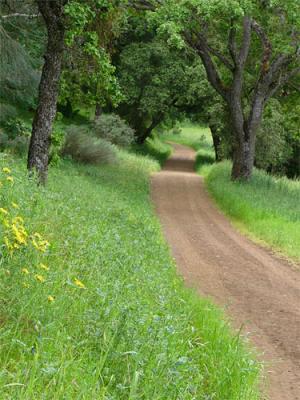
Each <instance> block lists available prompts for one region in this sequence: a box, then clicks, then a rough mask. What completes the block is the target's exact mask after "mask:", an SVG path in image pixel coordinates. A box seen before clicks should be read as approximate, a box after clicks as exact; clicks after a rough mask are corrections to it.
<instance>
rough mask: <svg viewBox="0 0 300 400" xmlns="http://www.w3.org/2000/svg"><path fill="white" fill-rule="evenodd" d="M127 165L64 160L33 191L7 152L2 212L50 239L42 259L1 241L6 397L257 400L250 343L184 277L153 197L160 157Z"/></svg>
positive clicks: (1, 373) (124, 159)
mask: <svg viewBox="0 0 300 400" xmlns="http://www.w3.org/2000/svg"><path fill="white" fill-rule="evenodd" d="M119 160H120V162H119V164H117V165H107V166H103V167H101V168H99V167H96V166H85V165H76V164H73V163H71V162H67V161H64V162H62V163H61V164H60V165H59V166H56V167H53V168H52V169H51V171H50V176H49V184H48V186H47V187H46V188H37V187H36V185H35V184H34V182H32V181H29V180H28V178H27V175H26V171H25V167H24V162H22V161H21V160H18V159H13V158H11V157H7V156H5V157H4V156H3V155H1V158H0V165H1V169H0V171H1V172H0V175H1V178H0V180H1V181H2V182H4V185H3V186H2V188H1V189H0V193H1V207H2V208H5V209H7V210H9V212H10V213H17V214H19V215H20V216H22V217H23V218H24V225H25V227H26V229H27V231H28V232H31V233H33V232H38V233H40V234H41V235H42V237H43V238H45V239H46V240H48V241H49V243H50V247H49V249H48V250H46V252H42V253H41V254H39V255H38V257H39V259H35V258H34V257H33V256H32V254H33V253H32V252H30V251H29V250H28V248H27V247H26V246H25V245H24V246H23V247H22V248H20V249H16V252H12V253H11V254H10V255H8V254H6V253H5V251H6V250H5V247H4V245H3V246H2V247H1V251H2V256H1V259H0V298H1V302H0V343H1V350H0V368H1V369H0V392H1V399H14V400H15V399H16V400H18V399H22V400H25V399H26V400H32V399H44V400H54V399H57V400H60V399H68V400H69V399H70V400H71V399H91V400H94V399H103V400H104V399H105V400H108V399H114V400H122V399H128V400H133V399H147V400H162V399H170V400H171V399H174V400H175V399H176V400H179V399H182V400H192V399H214V400H225V399H226V400H241V399H243V400H255V399H258V398H259V395H258V390H257V386H258V384H257V381H258V377H259V366H258V365H257V363H256V362H254V361H253V358H252V356H251V355H250V354H249V350H247V346H245V344H244V343H243V341H241V339H240V337H239V336H238V335H233V333H232V332H231V330H230V328H229V327H228V324H227V322H226V321H225V320H224V316H223V314H222V312H221V311H220V310H218V309H217V308H216V307H214V306H213V305H212V304H211V303H209V302H208V301H206V300H201V299H199V298H198V296H196V295H194V294H193V293H191V292H190V291H189V290H187V289H184V287H183V284H182V282H181V280H180V279H179V278H178V276H177V275H176V272H175V267H174V264H173V261H172V259H171V257H170V253H169V249H168V247H167V245H166V243H165V241H164V239H163V237H162V233H161V229H160V226H159V223H158V221H157V219H156V218H155V216H154V214H153V210H152V207H151V203H150V199H149V176H150V173H152V172H154V171H157V170H158V163H157V162H154V161H151V160H150V159H147V158H145V157H141V156H136V155H129V154H128V153H126V152H121V153H120V154H119ZM2 167H9V168H10V169H11V170H12V173H11V175H12V176H13V179H14V182H10V181H7V182H6V177H7V176H6V175H5V174H6V173H5V172H2ZM8 184H9V186H8ZM12 202H14V203H17V205H18V207H19V208H18V209H16V208H14V211H13V210H12V206H11V204H12ZM1 240H2V238H0V241H1ZM5 254H6V255H5ZM40 263H43V265H44V267H46V268H44V267H41V265H40ZM24 268H25V269H26V270H28V273H25V270H24ZM41 268H42V269H41ZM37 274H39V275H42V276H43V277H44V281H43V280H39V279H37V278H36V275H37ZM24 283H26V285H24Z"/></svg>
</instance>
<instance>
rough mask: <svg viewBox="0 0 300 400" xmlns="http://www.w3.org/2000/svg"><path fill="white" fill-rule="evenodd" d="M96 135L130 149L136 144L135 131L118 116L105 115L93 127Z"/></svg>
mask: <svg viewBox="0 0 300 400" xmlns="http://www.w3.org/2000/svg"><path fill="white" fill-rule="evenodd" d="M93 128H94V132H95V135H96V136H97V137H99V138H102V139H105V140H107V141H108V142H110V143H113V144H115V145H118V146H122V147H128V146H130V145H131V144H132V143H133V142H134V130H133V129H132V128H130V126H128V125H127V123H126V122H125V121H124V120H123V119H122V118H120V117H119V116H118V115H117V114H103V115H101V116H100V117H99V118H98V119H97V120H96V121H95V122H94V125H93Z"/></svg>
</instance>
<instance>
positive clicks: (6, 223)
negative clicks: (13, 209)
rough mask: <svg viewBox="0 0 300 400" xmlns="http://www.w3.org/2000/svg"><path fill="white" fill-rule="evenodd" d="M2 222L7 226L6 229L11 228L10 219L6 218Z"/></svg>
mask: <svg viewBox="0 0 300 400" xmlns="http://www.w3.org/2000/svg"><path fill="white" fill-rule="evenodd" d="M2 222H3V225H4V226H5V228H9V227H10V225H9V221H8V219H6V218H4V219H3V220H2Z"/></svg>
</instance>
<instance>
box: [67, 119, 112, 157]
mask: <svg viewBox="0 0 300 400" xmlns="http://www.w3.org/2000/svg"><path fill="white" fill-rule="evenodd" d="M62 154H63V155H65V156H66V155H67V156H70V157H72V159H73V160H76V161H79V162H82V163H85V164H109V163H113V162H115V161H116V150H115V148H114V147H113V146H112V145H111V144H110V143H108V142H106V141H105V140H103V139H99V138H96V137H93V136H90V135H89V134H88V133H87V129H86V128H85V127H78V126H72V127H70V128H69V130H68V134H67V137H66V141H65V144H64V147H63V150H62Z"/></svg>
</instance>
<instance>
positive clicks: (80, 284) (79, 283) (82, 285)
mask: <svg viewBox="0 0 300 400" xmlns="http://www.w3.org/2000/svg"><path fill="white" fill-rule="evenodd" d="M74 283H75V285H76V286H78V287H79V288H80V289H85V285H84V284H83V283H82V282H81V281H80V280H79V279H77V278H75V279H74Z"/></svg>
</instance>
